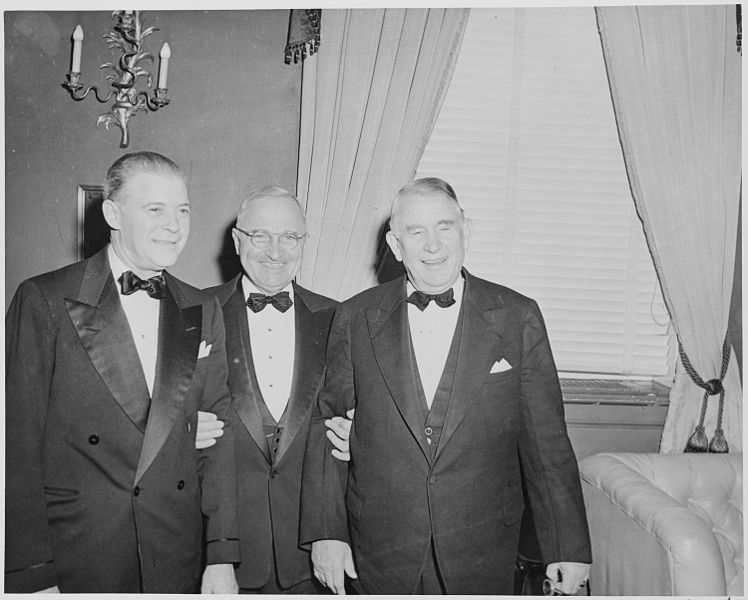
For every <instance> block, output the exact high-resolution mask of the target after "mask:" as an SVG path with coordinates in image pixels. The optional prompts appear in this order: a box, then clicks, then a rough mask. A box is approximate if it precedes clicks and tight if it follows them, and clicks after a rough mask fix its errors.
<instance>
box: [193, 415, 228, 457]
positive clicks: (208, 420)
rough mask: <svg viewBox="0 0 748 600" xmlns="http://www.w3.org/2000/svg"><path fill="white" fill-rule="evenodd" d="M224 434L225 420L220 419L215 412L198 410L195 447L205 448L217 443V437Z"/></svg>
mask: <svg viewBox="0 0 748 600" xmlns="http://www.w3.org/2000/svg"><path fill="white" fill-rule="evenodd" d="M222 435H223V421H219V420H218V417H216V416H215V415H214V414H213V413H209V412H203V411H201V410H199V411H197V435H196V436H195V448H197V449H198V450H204V449H205V448H210V447H211V446H212V445H213V444H215V443H216V439H218V438H219V437H221V436H222Z"/></svg>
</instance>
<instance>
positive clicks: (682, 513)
mask: <svg viewBox="0 0 748 600" xmlns="http://www.w3.org/2000/svg"><path fill="white" fill-rule="evenodd" d="M580 471H581V474H582V480H583V483H584V488H585V502H586V504H587V510H588V519H589V521H590V533H591V536H592V538H593V561H595V562H596V563H598V564H597V568H596V567H595V566H594V565H593V574H597V575H598V578H599V579H600V580H601V582H600V584H601V585H602V586H603V587H604V588H605V589H593V594H614V595H640V594H641V595H655V594H657V595H711V596H724V595H726V588H725V573H724V565H723V562H722V555H721V552H720V548H719V544H718V541H717V538H716V536H715V535H714V533H713V531H712V528H711V525H709V524H708V523H707V522H706V521H704V520H703V519H702V518H701V517H699V516H698V515H697V514H696V513H694V512H693V511H691V510H690V509H689V508H688V507H687V506H685V505H684V504H682V503H680V502H678V501H676V500H675V499H673V498H672V497H671V496H669V495H668V494H666V493H665V492H663V491H662V490H660V489H659V488H657V487H656V486H655V485H653V484H652V483H651V482H650V481H649V480H648V479H647V478H646V477H644V476H642V475H641V474H639V473H638V472H637V471H635V470H634V469H632V468H630V467H629V466H627V465H625V464H622V463H621V462H619V461H618V460H617V459H616V458H615V456H610V455H604V454H602V455H595V456H591V457H588V458H586V459H585V460H584V461H582V463H581V464H580ZM663 569H664V570H666V572H661V571H662V570H663ZM591 583H592V584H593V586H594V585H595V581H594V580H592V582H591ZM668 584H669V586H670V588H671V589H669V590H666V589H663V585H665V586H666V585H668Z"/></svg>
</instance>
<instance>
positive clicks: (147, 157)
mask: <svg viewBox="0 0 748 600" xmlns="http://www.w3.org/2000/svg"><path fill="white" fill-rule="evenodd" d="M144 172H145V173H169V174H171V175H174V176H175V177H179V178H180V179H181V180H182V181H184V174H183V173H182V170H181V169H180V168H179V167H178V166H177V164H176V163H175V162H174V161H172V160H171V159H169V158H166V157H165V156H163V155H162V154H158V153H157V152H145V151H144V152H131V153H129V154H125V155H124V156H121V157H119V158H118V159H117V160H116V161H114V163H113V164H112V166H111V167H109V169H108V170H107V172H106V179H105V180H104V198H105V199H108V200H119V197H120V195H121V194H122V189H123V188H124V187H125V185H126V184H127V181H128V180H129V178H130V177H132V176H133V175H135V174H136V173H144Z"/></svg>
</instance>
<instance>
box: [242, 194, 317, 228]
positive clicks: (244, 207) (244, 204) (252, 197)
mask: <svg viewBox="0 0 748 600" xmlns="http://www.w3.org/2000/svg"><path fill="white" fill-rule="evenodd" d="M258 198H291V200H293V201H294V202H295V203H296V206H298V207H299V212H300V213H301V218H302V219H304V222H305V223H306V216H305V214H304V208H303V207H302V206H301V203H300V202H299V201H298V199H297V198H296V196H294V195H293V194H292V193H291V192H289V191H288V190H287V189H286V188H283V187H280V186H278V185H264V186H262V187H258V188H255V189H254V190H252V191H251V192H249V195H247V197H246V198H245V199H244V200H242V203H241V205H240V206H239V213H238V214H237V216H236V220H237V221H238V220H239V219H240V218H241V216H242V213H243V212H244V211H245V210H247V207H248V206H249V205H250V204H251V203H252V202H253V201H254V200H257V199H258Z"/></svg>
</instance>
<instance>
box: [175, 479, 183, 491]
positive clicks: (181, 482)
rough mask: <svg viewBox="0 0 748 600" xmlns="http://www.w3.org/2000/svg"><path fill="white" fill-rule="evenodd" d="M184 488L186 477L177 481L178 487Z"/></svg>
mask: <svg viewBox="0 0 748 600" xmlns="http://www.w3.org/2000/svg"><path fill="white" fill-rule="evenodd" d="M183 488H184V479H180V480H179V481H177V489H178V490H181V489H183Z"/></svg>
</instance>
